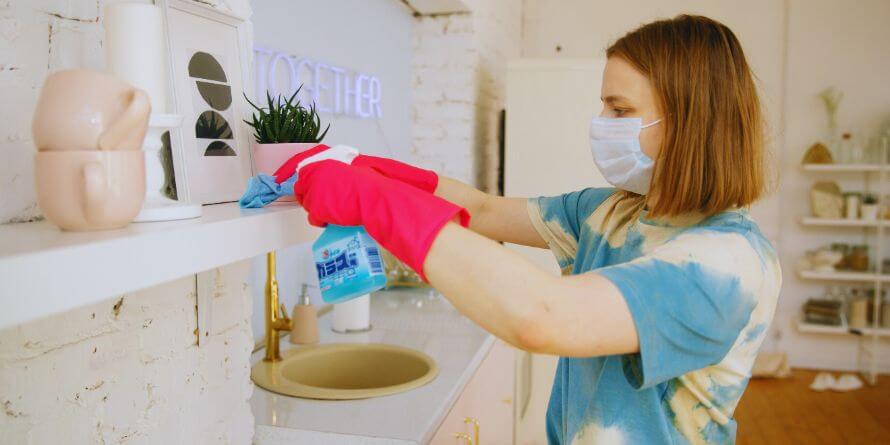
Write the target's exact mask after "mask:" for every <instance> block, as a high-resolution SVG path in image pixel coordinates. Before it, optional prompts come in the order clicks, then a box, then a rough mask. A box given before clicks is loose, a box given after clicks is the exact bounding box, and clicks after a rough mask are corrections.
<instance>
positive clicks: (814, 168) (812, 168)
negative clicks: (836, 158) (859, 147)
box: [803, 164, 884, 172]
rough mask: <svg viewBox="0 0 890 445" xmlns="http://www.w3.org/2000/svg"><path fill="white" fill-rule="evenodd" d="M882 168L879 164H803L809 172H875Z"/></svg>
mask: <svg viewBox="0 0 890 445" xmlns="http://www.w3.org/2000/svg"><path fill="white" fill-rule="evenodd" d="M883 168H884V167H883V166H882V165H881V164H803V169H804V171H809V172H877V171H881V170H882V169H883Z"/></svg>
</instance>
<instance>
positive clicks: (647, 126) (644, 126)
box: [640, 119, 661, 129]
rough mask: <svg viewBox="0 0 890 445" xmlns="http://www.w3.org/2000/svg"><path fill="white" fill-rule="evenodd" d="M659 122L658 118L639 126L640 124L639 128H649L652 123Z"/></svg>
mask: <svg viewBox="0 0 890 445" xmlns="http://www.w3.org/2000/svg"><path fill="white" fill-rule="evenodd" d="M659 122H661V119H658V120H655V121H652V122H649V123H648V124H646V125H641V126H640V129H643V128H649V127H651V126H653V125H655V124H657V123H659Z"/></svg>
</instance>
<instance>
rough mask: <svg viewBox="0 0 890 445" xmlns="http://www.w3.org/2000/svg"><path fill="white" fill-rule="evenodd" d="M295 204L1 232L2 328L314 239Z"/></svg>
mask: <svg viewBox="0 0 890 445" xmlns="http://www.w3.org/2000/svg"><path fill="white" fill-rule="evenodd" d="M318 233H319V230H318V229H316V228H313V227H311V226H309V224H308V223H307V222H306V212H304V211H303V209H302V208H301V207H299V206H298V205H297V204H295V203H280V204H273V205H271V206H269V207H266V208H264V209H249V210H241V209H239V208H238V205H237V204H236V203H229V204H217V205H210V206H204V208H203V216H202V217H201V218H198V219H192V220H184V221H170V222H156V223H138V224H131V225H130V226H129V227H127V228H124V229H120V230H111V231H99V232H63V231H60V230H59V229H57V228H56V227H55V226H53V225H52V224H50V223H49V222H47V221H41V222H33V223H22V224H6V225H0V307H2V308H3V310H0V328H3V327H7V326H11V325H15V324H20V323H24V322H27V321H30V320H34V319H37V318H41V317H45V316H48V315H52V314H56V313H61V312H64V311H66V310H70V309H73V308H76V307H79V306H84V305H87V304H90V303H96V302H99V301H102V300H105V299H108V298H111V297H114V296H117V295H122V294H126V293H128V292H133V291H136V290H139V289H144V288H146V287H150V286H153V285H156V284H160V283H163V282H166V281H170V280H173V279H176V278H180V277H184V276H187V275H192V274H196V273H198V272H201V271H205V270H208V269H212V268H214V267H218V266H222V265H225V264H229V263H233V262H236V261H240V260H244V259H247V258H251V257H254V256H256V255H260V254H262V253H265V252H268V251H271V250H275V249H281V248H284V247H287V246H291V245H294V244H300V243H303V242H308V241H311V240H313V239H315V237H317V235H318Z"/></svg>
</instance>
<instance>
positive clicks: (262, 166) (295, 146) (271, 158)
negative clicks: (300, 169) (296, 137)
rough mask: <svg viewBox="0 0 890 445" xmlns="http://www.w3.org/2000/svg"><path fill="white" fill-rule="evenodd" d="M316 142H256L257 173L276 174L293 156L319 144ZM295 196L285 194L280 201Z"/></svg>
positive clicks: (288, 199) (253, 145)
mask: <svg viewBox="0 0 890 445" xmlns="http://www.w3.org/2000/svg"><path fill="white" fill-rule="evenodd" d="M317 145H318V144H317V143H315V142H289V143H283V144H258V143H256V142H254V143H253V144H252V145H251V147H252V148H253V164H254V167H255V171H256V173H257V174H259V173H264V174H267V175H274V174H275V171H276V170H278V167H281V164H284V162H285V161H287V160H288V159H290V158H291V156H293V155H295V154H297V153H302V152H304V151H306V150H309V149H310V148H312V147H315V146H317ZM293 200H294V198H293V196H284V197H281V198H280V199H278V201H293Z"/></svg>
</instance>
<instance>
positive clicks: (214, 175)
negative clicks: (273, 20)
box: [157, 0, 252, 204]
mask: <svg viewBox="0 0 890 445" xmlns="http://www.w3.org/2000/svg"><path fill="white" fill-rule="evenodd" d="M157 3H158V5H159V6H161V7H162V8H163V10H164V15H165V23H166V26H167V40H168V52H169V58H170V73H171V74H170V75H171V82H170V84H171V86H172V88H171V91H172V94H173V98H172V99H173V100H172V104H173V109H174V110H175V111H174V112H175V113H176V114H181V115H182V116H183V121H182V126H181V127H180V128H179V129H177V130H176V131H175V132H174V133H175V134H173V133H171V138H175V139H176V140H177V142H178V144H177V145H179V146H180V147H181V150H179V153H178V157H179V159H174V165H175V166H176V168H175V169H174V170H175V179H176V184H177V193H178V195H179V199H180V200H184V201H189V202H194V203H201V204H213V203H220V202H231V201H236V200H238V198H239V197H240V196H241V193H242V192H243V191H244V186H245V184H246V183H247V179H248V178H249V177H250V175H251V165H252V163H251V160H250V139H249V136H250V132H249V128H247V126H246V124H245V123H244V122H243V119H245V117H247V116H249V111H248V109H247V106H246V105H247V104H246V102H245V100H244V98H243V96H242V92H243V91H245V88H248V87H249V84H250V82H249V79H250V67H249V61H250V46H249V34H248V30H247V27H246V22H245V21H244V19H243V18H241V17H238V16H235V15H233V14H231V13H229V12H225V11H221V10H218V9H215V8H213V7H211V6H208V5H204V4H200V3H196V2H193V1H189V0H158V2H157ZM248 94H249V92H248ZM176 161H178V162H176Z"/></svg>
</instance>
